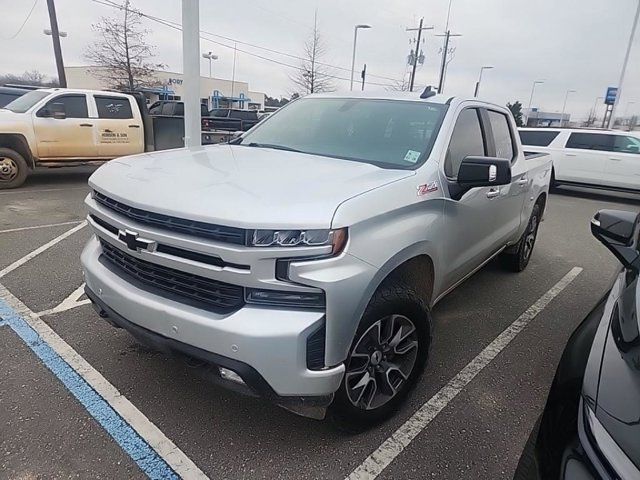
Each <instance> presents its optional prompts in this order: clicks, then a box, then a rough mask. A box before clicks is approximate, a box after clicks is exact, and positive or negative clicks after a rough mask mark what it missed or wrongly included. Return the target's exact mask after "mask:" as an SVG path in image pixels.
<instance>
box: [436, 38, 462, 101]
mask: <svg viewBox="0 0 640 480" xmlns="http://www.w3.org/2000/svg"><path fill="white" fill-rule="evenodd" d="M461 36H462V35H461V34H459V33H451V30H447V31H446V32H444V34H442V35H436V37H444V48H443V49H442V63H441V65H440V81H439V82H438V93H443V92H444V75H445V70H446V69H447V55H449V40H450V38H451V37H461Z"/></svg>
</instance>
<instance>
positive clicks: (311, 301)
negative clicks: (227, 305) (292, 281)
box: [245, 288, 325, 308]
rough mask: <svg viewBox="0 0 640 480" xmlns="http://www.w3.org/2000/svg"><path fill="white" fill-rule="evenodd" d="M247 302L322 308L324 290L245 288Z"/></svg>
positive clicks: (276, 305) (274, 305) (275, 305)
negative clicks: (291, 290)
mask: <svg viewBox="0 0 640 480" xmlns="http://www.w3.org/2000/svg"><path fill="white" fill-rule="evenodd" d="M245 300H246V302H247V303H250V304H255V305H267V306H272V307H292V308H296V307H300V308H324V306H325V298H324V292H317V293H316V292H289V291H287V292H283V291H280V290H260V289H257V288H247V289H246V293H245Z"/></svg>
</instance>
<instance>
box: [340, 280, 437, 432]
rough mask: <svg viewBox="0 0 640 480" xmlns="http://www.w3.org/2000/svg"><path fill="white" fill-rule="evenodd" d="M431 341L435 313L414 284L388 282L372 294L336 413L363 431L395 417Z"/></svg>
mask: <svg viewBox="0 0 640 480" xmlns="http://www.w3.org/2000/svg"><path fill="white" fill-rule="evenodd" d="M430 343H431V315H430V313H429V310H428V308H427V306H426V305H425V303H424V302H423V301H422V300H421V299H420V297H419V296H418V295H417V294H416V293H415V292H414V291H413V290H412V289H411V288H410V287H408V286H406V285H404V284H403V283H401V282H399V281H393V280H390V281H387V282H385V284H383V285H382V286H381V287H380V288H379V289H378V291H377V292H376V293H375V295H374V297H373V298H372V300H371V302H370V303H369V306H368V307H367V310H366V311H365V313H364V315H363V317H362V320H361V321H360V325H359V327H358V330H357V332H356V335H355V338H354V341H353V343H352V346H351V349H350V351H349V355H348V357H347V359H346V361H345V366H346V370H345V375H344V378H343V380H342V384H341V385H340V388H339V390H338V391H337V392H336V396H335V399H334V402H333V404H332V405H331V407H330V415H331V418H332V420H333V421H334V423H336V425H337V426H338V428H340V429H343V430H347V431H350V432H358V431H362V430H364V429H366V428H368V427H371V426H374V425H376V424H377V423H379V422H381V421H383V420H384V419H386V418H388V417H390V416H391V415H392V414H393V413H394V412H395V411H396V410H397V408H398V407H399V406H400V405H401V404H402V402H403V401H404V400H405V399H406V397H407V395H408V394H409V392H410V391H411V389H412V388H413V387H414V386H415V384H416V382H417V380H418V378H419V376H420V374H421V373H422V371H423V370H424V366H425V364H426V360H427V356H428V352H429V347H430Z"/></svg>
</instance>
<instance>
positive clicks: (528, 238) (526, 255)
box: [504, 203, 542, 272]
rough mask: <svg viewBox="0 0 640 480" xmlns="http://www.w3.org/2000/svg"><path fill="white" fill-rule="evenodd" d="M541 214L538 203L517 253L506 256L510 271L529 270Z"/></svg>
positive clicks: (505, 259)
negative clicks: (528, 266)
mask: <svg viewBox="0 0 640 480" xmlns="http://www.w3.org/2000/svg"><path fill="white" fill-rule="evenodd" d="M541 214H542V209H541V208H540V204H539V203H536V204H535V205H534V206H533V211H532V212H531V217H529V223H528V224H527V228H526V229H525V231H524V233H523V234H522V237H521V238H520V241H519V242H518V243H517V245H516V248H515V251H514V252H513V253H506V254H505V255H504V261H505V265H506V266H507V268H509V270H512V271H514V272H521V271H523V270H524V269H525V268H527V265H529V260H531V254H532V253H533V247H534V246H535V244H536V238H537V236H538V227H539V226H540V216H541Z"/></svg>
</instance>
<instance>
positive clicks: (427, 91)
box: [420, 85, 436, 99]
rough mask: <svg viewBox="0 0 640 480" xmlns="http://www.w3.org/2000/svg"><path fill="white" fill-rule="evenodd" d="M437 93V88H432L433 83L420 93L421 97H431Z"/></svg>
mask: <svg viewBox="0 0 640 480" xmlns="http://www.w3.org/2000/svg"><path fill="white" fill-rule="evenodd" d="M435 94H436V92H435V90H431V85H427V87H426V88H425V89H424V91H423V92H422V93H421V94H420V98H423V99H424V98H431V97H433V96H434V95H435Z"/></svg>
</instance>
